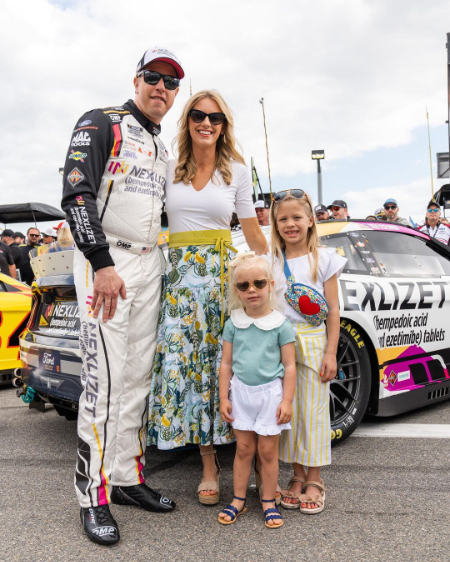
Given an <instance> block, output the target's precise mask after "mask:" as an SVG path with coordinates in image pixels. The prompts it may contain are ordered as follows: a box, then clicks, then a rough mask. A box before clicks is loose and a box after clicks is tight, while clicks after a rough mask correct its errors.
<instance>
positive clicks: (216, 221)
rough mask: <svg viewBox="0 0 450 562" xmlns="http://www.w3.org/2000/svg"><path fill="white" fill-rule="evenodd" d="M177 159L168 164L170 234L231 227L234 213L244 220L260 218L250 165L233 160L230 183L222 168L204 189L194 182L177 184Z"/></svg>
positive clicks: (167, 193) (167, 192)
mask: <svg viewBox="0 0 450 562" xmlns="http://www.w3.org/2000/svg"><path fill="white" fill-rule="evenodd" d="M176 165H177V161H176V160H170V161H169V165H168V167H167V183H166V212H167V218H168V220H169V231H170V233H171V234H172V233H175V232H186V231H192V230H230V222H231V215H232V214H233V213H234V212H236V213H237V216H238V217H239V218H240V219H248V218H253V217H256V212H255V208H254V207H253V199H252V184H251V181H250V174H249V171H248V169H247V167H246V166H244V165H243V164H240V163H239V162H234V161H233V162H232V163H231V169H232V173H233V178H232V180H231V184H230V185H227V184H226V183H225V181H224V180H223V177H222V174H221V173H220V172H219V171H217V170H216V171H215V172H214V176H213V179H211V180H209V182H208V183H207V184H206V185H205V187H204V188H203V189H202V190H201V191H196V190H195V189H194V188H193V186H192V184H191V183H189V185H186V184H185V183H183V182H180V183H173V178H174V174H175V167H176Z"/></svg>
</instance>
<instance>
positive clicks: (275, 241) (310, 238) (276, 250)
mask: <svg viewBox="0 0 450 562" xmlns="http://www.w3.org/2000/svg"><path fill="white" fill-rule="evenodd" d="M286 201H295V202H296V203H298V204H299V205H301V206H302V207H303V209H304V210H305V213H306V215H307V216H308V217H309V218H311V217H312V219H313V221H312V225H311V226H310V227H309V228H308V234H307V237H306V244H307V248H308V261H309V266H310V268H311V273H312V279H313V281H314V283H316V281H317V275H318V272H319V247H320V242H319V235H318V234H317V226H316V222H315V220H314V213H313V209H312V205H311V201H310V200H309V197H308V195H307V194H306V193H305V195H304V196H303V197H302V198H301V199H297V198H296V197H293V196H292V195H291V194H290V193H288V194H287V195H286V197H285V198H284V199H282V200H281V201H272V204H271V206H270V224H271V230H272V232H271V234H272V261H273V262H274V261H275V259H276V258H278V259H279V260H280V263H281V267H283V264H284V257H283V251H284V250H285V249H286V244H285V242H284V240H283V238H282V237H281V235H280V233H279V231H278V227H277V214H278V209H279V208H280V205H282V204H283V203H285V202H286ZM311 256H312V261H311Z"/></svg>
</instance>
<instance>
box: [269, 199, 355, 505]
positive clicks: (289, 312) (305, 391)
mask: <svg viewBox="0 0 450 562" xmlns="http://www.w3.org/2000/svg"><path fill="white" fill-rule="evenodd" d="M270 215H271V221H270V222H271V224H272V257H273V262H274V276H275V287H276V291H277V294H278V297H279V301H280V304H282V306H283V309H282V310H283V313H284V314H285V316H286V317H287V318H288V319H289V320H290V321H291V322H292V325H293V328H294V332H295V333H296V342H295V346H296V366H297V382H296V385H297V386H296V391H295V396H294V402H293V414H292V429H290V430H288V431H285V432H283V434H282V436H281V439H280V459H281V460H283V461H284V462H288V463H291V464H292V466H293V470H294V475H293V477H292V478H291V480H290V482H289V485H288V489H287V490H283V491H282V496H281V505H282V506H283V507H285V508H287V509H295V508H299V507H300V510H301V511H302V512H303V513H307V514H312V513H319V512H320V511H322V510H323V508H324V502H325V485H324V483H323V480H322V479H321V477H320V467H321V466H324V465H327V464H330V462H331V436H330V412H329V387H330V381H331V380H332V379H334V377H335V376H336V371H337V363H336V351H337V345H338V341H339V304H338V285H337V277H338V276H339V275H340V272H341V271H342V269H343V267H344V265H345V262H346V259H345V258H342V257H341V256H338V255H337V254H336V253H335V251H334V250H333V249H328V248H322V247H319V238H318V235H317V229H316V224H315V222H314V214H313V209H312V206H311V203H310V200H309V198H308V196H307V195H306V193H304V192H303V190H301V189H294V190H288V191H281V192H279V193H277V194H276V195H275V198H274V201H273V202H272V206H271V209H270ZM285 260H286V264H287V269H286V270H285ZM285 271H286V272H287V275H288V277H289V278H290V280H292V277H291V276H293V277H294V278H295V282H296V283H301V284H304V285H307V286H309V289H308V290H309V291H310V295H311V298H310V297H309V296H308V295H307V296H306V300H305V297H304V296H301V297H300V298H299V299H297V300H296V302H295V306H296V309H294V308H293V306H292V304H290V303H289V302H288V300H287V299H286V298H285V293H286V291H287V289H288V283H287V279H286V274H285ZM315 291H316V292H317V293H319V295H318V296H317V294H316V293H314V292H315ZM323 297H324V298H325V300H326V303H324V304H325V306H324V307H323V308H324V309H325V308H326V304H328V309H329V312H328V317H327V321H326V329H325V325H324V324H323V323H322V324H320V325H319V326H317V325H316V326H314V325H312V323H311V322H312V321H311V314H313V313H315V309H317V308H318V307H319V304H317V303H320V302H321V301H322V302H324V301H323ZM313 299H318V300H317V302H315V303H314V302H313ZM300 301H301V302H300ZM297 309H298V310H297ZM308 318H309V321H308ZM320 321H321V320H318V322H320Z"/></svg>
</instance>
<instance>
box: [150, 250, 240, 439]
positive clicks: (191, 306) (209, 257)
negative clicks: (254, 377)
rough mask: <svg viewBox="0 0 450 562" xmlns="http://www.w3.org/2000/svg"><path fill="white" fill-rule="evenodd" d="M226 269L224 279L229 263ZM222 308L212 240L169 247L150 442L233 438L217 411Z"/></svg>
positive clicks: (152, 389) (217, 261)
mask: <svg viewBox="0 0 450 562" xmlns="http://www.w3.org/2000/svg"><path fill="white" fill-rule="evenodd" d="M224 272H225V279H228V268H227V263H225V266H224ZM227 286H228V283H225V289H227ZM226 292H227V291H226V290H225V293H226ZM225 303H226V294H225V295H224V305H225ZM221 310H222V296H221V289H220V252H219V251H216V250H215V247H214V246H210V245H207V246H187V247H185V248H176V249H174V248H172V249H170V250H169V262H168V264H167V267H166V272H165V276H164V292H163V298H162V303H161V316H160V320H159V325H158V341H157V347H156V354H155V359H154V362H153V372H152V380H151V387H150V397H149V426H148V444H149V445H157V446H158V448H159V449H174V448H176V447H182V446H184V445H187V444H190V443H196V444H199V445H210V444H211V443H214V444H223V443H231V442H232V441H233V440H234V435H233V430H232V428H231V426H229V425H228V424H227V423H225V422H224V421H223V420H222V419H221V417H220V414H219V367H220V361H221V356H222V338H221V332H222V328H221V325H220V314H221ZM225 318H226V317H225Z"/></svg>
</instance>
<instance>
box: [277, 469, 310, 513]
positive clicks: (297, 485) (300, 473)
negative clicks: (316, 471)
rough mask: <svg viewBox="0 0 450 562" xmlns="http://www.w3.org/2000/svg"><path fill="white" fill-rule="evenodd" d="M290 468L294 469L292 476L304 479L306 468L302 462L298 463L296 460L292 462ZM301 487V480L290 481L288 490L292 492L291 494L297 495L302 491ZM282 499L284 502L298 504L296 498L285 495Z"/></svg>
mask: <svg viewBox="0 0 450 562" xmlns="http://www.w3.org/2000/svg"><path fill="white" fill-rule="evenodd" d="M292 468H293V469H294V476H297V478H302V479H303V480H306V476H307V475H306V470H305V467H304V466H303V465H302V464H298V463H297V462H294V463H292ZM302 487H303V484H302V483H301V482H292V484H291V486H290V488H289V491H290V492H292V493H293V494H295V495H297V496H299V495H300V494H301V493H302ZM283 500H284V501H285V502H286V503H292V504H295V503H296V504H297V505H298V500H296V499H295V498H290V497H285V498H283Z"/></svg>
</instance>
